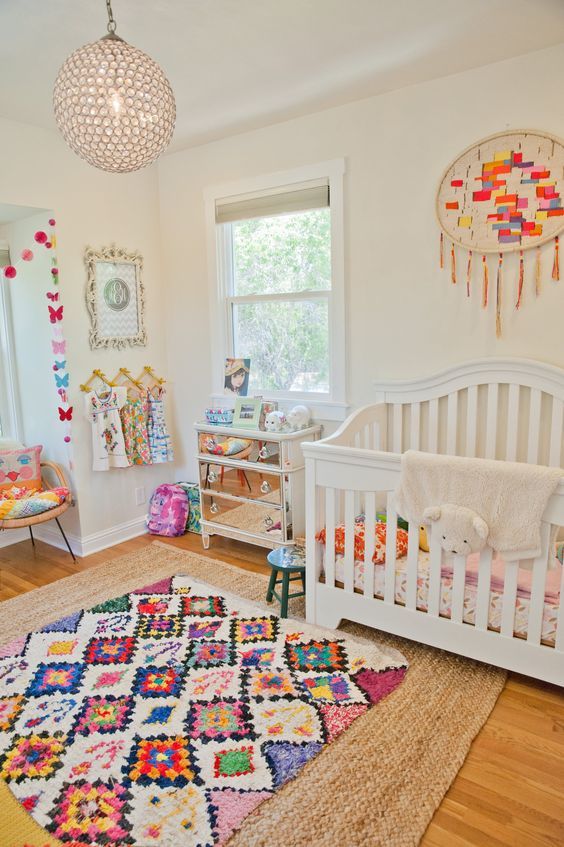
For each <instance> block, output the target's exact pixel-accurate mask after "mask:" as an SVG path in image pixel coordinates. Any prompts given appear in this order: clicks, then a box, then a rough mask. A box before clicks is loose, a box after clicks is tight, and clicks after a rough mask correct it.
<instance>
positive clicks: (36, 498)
mask: <svg viewBox="0 0 564 847" xmlns="http://www.w3.org/2000/svg"><path fill="white" fill-rule="evenodd" d="M68 496H69V490H68V488H51V489H50V490H49V491H40V492H39V493H35V494H32V495H31V496H29V497H22V498H20V499H19V500H0V521H13V520H19V519H21V518H32V517H35V515H41V514H42V513H43V512H48V511H50V510H51V509H56V508H57V506H60V505H61V503H64V501H65V500H66V499H67V497H68Z"/></svg>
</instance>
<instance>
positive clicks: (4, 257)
mask: <svg viewBox="0 0 564 847" xmlns="http://www.w3.org/2000/svg"><path fill="white" fill-rule="evenodd" d="M9 264H10V248H9V247H8V244H7V243H6V241H0V268H5V267H7V266H8V265H9Z"/></svg>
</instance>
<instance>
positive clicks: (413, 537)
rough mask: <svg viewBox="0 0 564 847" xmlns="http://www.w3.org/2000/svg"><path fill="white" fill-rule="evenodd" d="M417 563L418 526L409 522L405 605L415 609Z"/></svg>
mask: <svg viewBox="0 0 564 847" xmlns="http://www.w3.org/2000/svg"><path fill="white" fill-rule="evenodd" d="M418 562H419V524H417V523H415V522H414V521H411V523H410V524H409V532H408V539H407V590H406V596H405V605H406V606H407V608H408V609H415V608H416V607H417V567H418Z"/></svg>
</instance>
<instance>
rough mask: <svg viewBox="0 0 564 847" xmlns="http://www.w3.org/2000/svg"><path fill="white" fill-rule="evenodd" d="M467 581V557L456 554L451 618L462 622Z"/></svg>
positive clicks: (453, 566)
mask: <svg viewBox="0 0 564 847" xmlns="http://www.w3.org/2000/svg"><path fill="white" fill-rule="evenodd" d="M465 582H466V559H465V557H464V556H455V557H454V562H453V564H452V595H451V607H450V609H451V611H450V619H451V620H452V621H454V623H462V618H463V614H464V584H465Z"/></svg>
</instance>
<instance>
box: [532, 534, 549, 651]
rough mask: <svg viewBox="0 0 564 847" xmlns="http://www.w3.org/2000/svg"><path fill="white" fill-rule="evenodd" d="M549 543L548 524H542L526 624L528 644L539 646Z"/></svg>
mask: <svg viewBox="0 0 564 847" xmlns="http://www.w3.org/2000/svg"><path fill="white" fill-rule="evenodd" d="M549 542H550V524H549V523H542V524H541V552H540V556H539V557H538V558H537V559H535V560H534V562H533V578H532V587H531V599H530V601H529V621H528V624H527V641H528V642H529V644H540V640H541V634H542V619H543V614H544V595H545V591H546V571H547V567H548V546H549Z"/></svg>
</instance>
